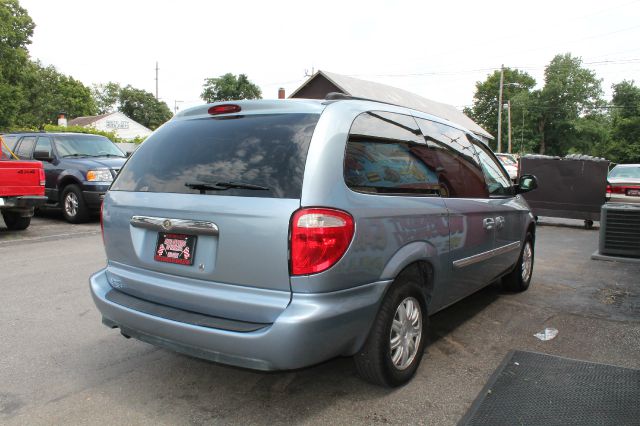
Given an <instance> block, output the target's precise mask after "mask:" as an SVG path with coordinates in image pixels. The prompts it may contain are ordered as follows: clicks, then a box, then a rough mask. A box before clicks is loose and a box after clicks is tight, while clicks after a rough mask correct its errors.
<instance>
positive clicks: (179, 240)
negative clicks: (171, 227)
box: [153, 232, 198, 265]
mask: <svg viewBox="0 0 640 426" xmlns="http://www.w3.org/2000/svg"><path fill="white" fill-rule="evenodd" d="M197 238H198V237H196V236H195V235H184V234H171V233H168V232H160V233H158V242H157V243H156V252H155V254H154V256H153V258H154V259H155V260H157V261H158V262H167V263H177V264H179V265H193V258H194V257H195V255H196V240H197Z"/></svg>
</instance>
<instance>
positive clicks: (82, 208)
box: [60, 185, 89, 223]
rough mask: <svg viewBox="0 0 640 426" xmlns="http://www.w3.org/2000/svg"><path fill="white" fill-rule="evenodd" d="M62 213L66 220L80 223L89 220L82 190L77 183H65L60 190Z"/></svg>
mask: <svg viewBox="0 0 640 426" xmlns="http://www.w3.org/2000/svg"><path fill="white" fill-rule="evenodd" d="M60 205H61V207H62V215H63V216H64V218H65V219H66V221H67V222H70V223H82V222H86V221H87V220H89V209H88V208H87V204H86V203H85V202H84V198H83V197H82V191H80V188H79V187H78V185H67V186H65V188H64V191H62V199H61V201H60Z"/></svg>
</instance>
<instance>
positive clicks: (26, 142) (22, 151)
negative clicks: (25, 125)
mask: <svg viewBox="0 0 640 426" xmlns="http://www.w3.org/2000/svg"><path fill="white" fill-rule="evenodd" d="M35 144H36V137H35V136H25V137H24V138H22V140H20V144H19V145H18V149H17V151H14V152H15V154H16V155H17V156H18V157H20V158H22V159H23V160H28V159H29V158H31V153H32V152H33V147H34V145H35Z"/></svg>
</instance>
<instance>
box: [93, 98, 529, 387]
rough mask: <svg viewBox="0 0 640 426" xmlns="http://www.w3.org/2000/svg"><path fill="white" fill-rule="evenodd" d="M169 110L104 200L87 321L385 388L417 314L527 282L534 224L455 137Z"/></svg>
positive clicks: (431, 120)
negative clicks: (326, 370)
mask: <svg viewBox="0 0 640 426" xmlns="http://www.w3.org/2000/svg"><path fill="white" fill-rule="evenodd" d="M341 98H342V99H340V98H339V99H332V100H277V101H275V100H274V101H266V100H258V101H238V102H230V103H229V102H228V103H217V104H210V105H205V106H201V107H196V108H192V109H189V110H185V111H183V112H181V113H180V114H178V115H176V116H175V117H174V118H173V119H172V120H170V121H169V122H167V123H166V124H164V125H163V126H162V127H161V128H159V129H158V130H156V131H155V132H154V133H153V134H152V135H151V136H150V137H149V138H148V139H147V140H146V141H145V142H144V143H143V144H142V146H141V147H140V148H139V149H138V150H137V151H136V152H135V153H134V154H133V155H132V156H131V157H130V158H129V160H128V161H127V163H126V164H125V165H124V167H123V168H122V170H121V171H120V173H119V174H118V176H117V178H116V179H115V181H114V182H113V184H112V186H111V189H110V190H109V192H108V193H107V195H106V197H105V199H104V205H103V211H102V226H103V239H104V245H105V249H106V254H107V258H108V261H107V265H106V267H105V268H104V269H102V270H101V271H99V272H97V273H96V274H94V275H93V276H92V277H91V279H90V285H91V292H92V295H93V299H94V301H95V303H96V305H97V307H98V309H99V310H100V312H101V313H102V317H103V323H104V324H105V325H107V326H109V327H112V328H119V329H120V331H121V333H122V334H123V335H124V336H126V337H135V338H137V339H140V340H142V341H145V342H148V343H151V344H154V345H158V346H162V347H165V348H168V349H171V350H174V351H178V352H182V353H186V354H189V355H192V356H196V357H200V358H205V359H208V360H212V361H216V362H220V363H225V364H230V365H235V366H240V367H246V368H252V369H258V370H285V369H296V368H301V367H305V366H309V365H313V364H316V363H319V362H322V361H325V360H327V359H330V358H333V357H336V356H353V357H354V359H355V365H356V368H357V370H358V372H359V373H360V374H361V375H362V376H363V377H364V378H365V379H367V380H369V381H371V382H374V383H378V384H381V385H386V386H398V385H401V384H403V383H406V382H407V381H408V380H410V379H411V377H412V376H413V375H414V374H415V372H416V370H417V368H418V366H419V364H420V360H421V358H422V354H423V351H424V347H425V342H426V338H427V319H428V315H431V314H433V313H435V312H437V311H439V310H441V309H444V308H445V307H447V306H449V305H451V304H453V303H455V302H457V301H458V300H460V299H462V298H464V297H466V296H468V295H470V294H472V293H474V292H476V291H478V290H479V289H481V288H482V287H484V286H486V285H488V284H490V283H492V282H494V281H496V280H499V279H502V282H503V284H504V285H505V286H506V287H508V288H509V289H511V290H512V291H523V290H526V289H527V287H528V286H529V282H530V280H531V274H532V268H533V257H534V240H535V222H534V218H533V215H532V214H531V212H530V210H529V207H528V206H527V204H526V202H525V201H524V199H523V198H522V197H521V196H520V195H519V194H520V193H522V192H526V191H528V190H531V189H533V188H535V186H536V180H535V177H533V176H521V177H520V180H519V182H518V183H517V184H516V185H512V184H511V181H510V180H509V177H508V175H507V174H506V172H505V170H504V168H503V167H502V166H501V165H500V163H499V162H498V160H497V159H496V157H495V156H494V155H493V153H492V152H491V151H490V150H489V149H488V148H487V147H486V146H485V145H484V144H483V143H481V142H479V141H478V140H476V139H475V137H474V136H473V135H472V134H471V133H469V132H468V131H466V130H465V129H463V128H461V127H460V126H457V125H455V124H452V123H450V122H447V121H445V120H442V119H439V118H436V117H433V116H430V115H428V114H425V113H422V112H419V111H415V110H410V109H407V108H403V107H400V106H395V105H390V104H385V103H380V102H375V101H368V100H362V99H349V98H348V97H345V96H342V97H341Z"/></svg>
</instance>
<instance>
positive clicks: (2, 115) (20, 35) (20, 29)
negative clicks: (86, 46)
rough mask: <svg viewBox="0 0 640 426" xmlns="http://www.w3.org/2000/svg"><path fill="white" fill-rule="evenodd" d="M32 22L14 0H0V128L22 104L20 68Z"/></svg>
mask: <svg viewBox="0 0 640 426" xmlns="http://www.w3.org/2000/svg"><path fill="white" fill-rule="evenodd" d="M34 28H35V24H34V23H33V21H32V20H31V17H29V14H28V13H27V11H26V10H25V9H23V8H22V7H20V3H19V2H18V1H17V0H0V129H2V128H8V127H10V126H12V125H14V124H15V122H16V119H17V117H18V114H19V111H20V109H21V108H22V107H23V106H24V104H25V102H26V101H25V99H24V94H23V91H22V85H23V84H22V83H23V82H22V78H23V68H24V66H25V65H26V64H28V62H29V54H28V52H27V45H28V44H30V43H31V40H30V39H31V36H32V35H33V30H34Z"/></svg>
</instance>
